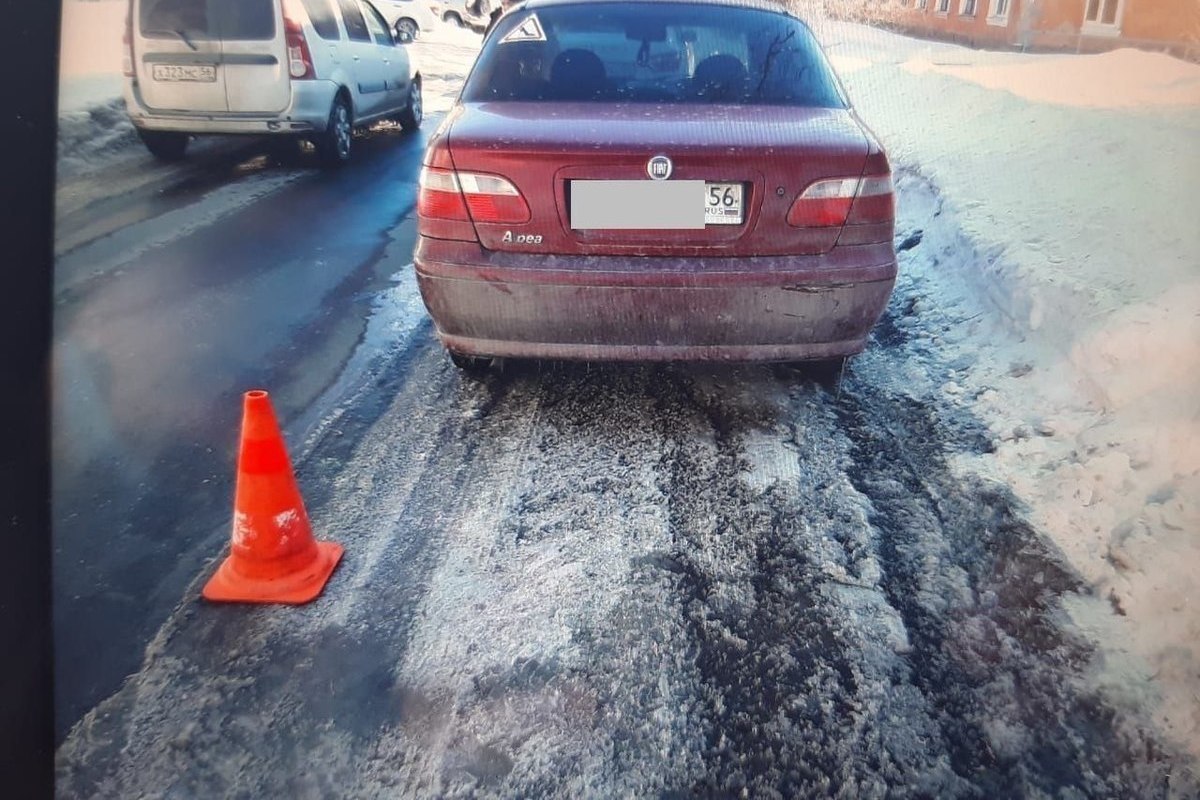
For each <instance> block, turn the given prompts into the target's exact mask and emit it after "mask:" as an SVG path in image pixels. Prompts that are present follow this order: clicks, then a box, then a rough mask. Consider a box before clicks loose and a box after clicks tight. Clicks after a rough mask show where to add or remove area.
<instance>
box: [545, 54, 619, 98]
mask: <svg viewBox="0 0 1200 800" xmlns="http://www.w3.org/2000/svg"><path fill="white" fill-rule="evenodd" d="M606 78H607V75H606V74H605V71H604V62H603V61H601V60H600V56H598V55H596V54H595V53H593V52H592V51H591V50H580V49H571V50H563V51H562V52H561V53H559V54H558V56H557V57H556V58H555V59H554V63H553V64H551V65H550V87H551V89H552V90H553V91H554V93H555V96H557V97H558V98H559V99H563V100H591V99H593V98H594V97H595V96H596V95H597V94H598V93H599V92H600V91H602V90H603V89H604V87H605V80H606Z"/></svg>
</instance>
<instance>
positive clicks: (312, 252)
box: [52, 128, 430, 740]
mask: <svg viewBox="0 0 1200 800" xmlns="http://www.w3.org/2000/svg"><path fill="white" fill-rule="evenodd" d="M429 129H430V128H427V129H426V130H429ZM424 136H425V133H424V132H422V133H419V134H418V135H415V136H411V137H410V136H405V135H402V134H400V132H399V131H398V130H397V129H395V128H390V129H384V130H376V131H373V132H372V133H371V134H369V135H368V136H366V137H364V138H361V139H359V140H358V141H356V146H357V150H356V153H355V158H354V160H353V162H352V163H351V164H350V165H349V166H348V167H347V168H345V169H343V170H340V171H338V172H336V173H324V172H321V171H319V170H317V169H316V168H315V166H314V165H313V164H312V163H310V161H309V160H306V159H310V158H311V156H305V155H304V154H301V155H300V156H297V157H294V158H290V159H288V160H287V161H286V162H285V163H280V162H279V161H278V160H277V159H274V158H272V157H269V156H268V155H267V154H266V147H265V145H264V144H263V143H262V142H258V141H255V140H234V141H233V142H230V143H221V144H220V145H216V146H209V147H207V148H206V147H205V146H204V145H203V144H202V145H200V147H199V148H197V149H198V151H199V152H198V153H197V154H196V155H195V156H194V157H193V158H192V159H191V160H190V162H189V163H188V164H186V165H184V166H183V167H182V168H181V169H179V170H176V171H172V172H170V173H167V174H166V176H165V177H163V178H161V179H158V180H156V181H154V182H153V183H151V184H149V185H147V186H140V187H138V188H137V189H136V190H134V191H131V192H128V193H125V194H121V195H117V196H107V197H100V198H98V199H96V201H95V202H93V203H90V204H88V205H86V206H84V207H82V208H77V209H72V213H70V214H67V215H61V216H60V219H59V227H58V231H57V238H58V240H59V241H60V242H64V241H65V242H70V243H71V244H72V245H73V246H72V247H71V249H70V250H69V252H66V253H61V254H60V256H59V258H58V263H57V266H56V285H57V287H58V288H57V291H56V297H55V309H54V325H55V332H54V349H53V359H54V363H53V365H52V386H53V398H54V400H53V404H54V408H53V413H54V418H53V422H54V425H53V457H54V469H53V486H54V493H53V515H54V516H53V519H54V529H53V531H54V533H53V536H54V542H53V545H54V562H53V567H54V582H53V587H54V607H53V610H54V632H55V662H56V675H55V683H56V687H57V688H56V698H55V700H56V731H57V735H58V737H59V739H60V740H61V738H62V737H63V736H65V734H66V732H67V730H68V729H69V728H70V726H71V725H73V724H74V723H75V722H77V721H78V720H79V718H80V717H81V716H82V715H83V714H84V713H85V712H86V711H88V710H89V709H90V708H92V707H93V706H95V705H96V704H97V703H98V702H100V701H101V700H103V699H104V698H105V697H107V696H109V695H111V694H112V693H113V692H114V691H116V690H117V689H118V688H119V686H120V685H121V683H122V681H123V680H124V679H125V678H126V676H127V675H129V674H131V673H133V672H135V671H136V670H137V668H138V666H139V664H140V663H141V660H142V655H143V651H144V649H145V647H146V644H147V643H148V642H149V640H150V638H151V637H152V635H153V634H154V632H155V631H156V630H157V629H158V627H159V626H160V625H161V624H162V623H163V621H164V620H165V619H166V618H167V616H168V615H169V613H170V612H171V610H172V609H173V608H175V606H176V605H177V604H178V603H179V601H180V598H181V597H182V595H183V593H184V589H185V587H186V586H187V585H188V583H189V582H190V581H192V580H193V579H194V578H195V577H196V575H198V574H199V573H200V572H201V571H203V570H204V569H205V565H206V562H207V561H208V560H211V559H212V558H213V557H214V556H217V555H219V554H220V551H221V548H222V547H223V546H224V544H225V539H226V537H227V535H228V534H227V526H228V520H229V515H230V511H231V502H232V501H231V497H232V486H233V478H234V475H233V469H232V463H233V461H232V459H233V454H234V453H235V448H236V446H237V435H238V425H239V423H240V413H241V411H240V399H239V398H240V395H241V393H242V392H243V391H246V390H248V389H252V388H266V389H268V390H269V391H270V392H271V394H272V398H273V401H274V404H275V407H276V411H277V413H278V414H279V416H280V419H281V422H282V423H283V425H284V426H285V429H286V428H287V427H288V425H289V424H290V423H293V422H294V421H295V420H297V419H298V417H299V415H300V414H301V412H302V411H304V410H309V411H312V410H313V406H314V404H315V403H316V402H317V401H318V398H319V396H320V394H321V392H322V391H323V390H324V389H325V388H326V387H327V386H328V385H329V384H330V383H331V382H332V381H333V380H334V378H335V377H336V376H337V375H338V373H339V372H340V371H341V369H342V367H343V365H344V364H345V362H346V360H347V359H348V358H349V356H350V354H351V352H352V351H353V350H354V348H355V347H356V345H357V343H358V341H359V339H360V338H361V336H362V333H363V330H364V329H365V326H366V320H367V317H368V316H369V312H370V303H371V297H372V294H373V292H374V291H376V290H377V289H378V288H379V287H380V286H382V285H383V284H384V283H386V281H387V280H388V278H389V277H390V276H391V275H392V274H394V273H395V272H397V271H399V270H400V269H401V268H402V267H403V266H404V263H403V262H401V263H392V262H391V261H390V260H389V259H388V258H385V248H386V247H387V246H388V245H389V244H395V245H396V247H395V248H394V249H395V251H396V252H399V253H406V252H411V249H412V236H413V230H412V226H411V224H405V223H404V220H405V218H406V217H407V216H408V214H409V213H410V211H411V210H412V208H413V206H414V203H415V194H414V182H415V179H416V174H417V170H418V167H419V164H420V158H421V152H422V149H423V146H424ZM146 167H147V169H148V170H149V169H153V165H151V164H147V165H146ZM106 177H107V178H108V179H109V180H111V181H112V182H113V183H114V184H119V183H120V176H119V175H111V176H105V175H104V174H103V173H102V174H100V175H99V176H91V177H90V178H89V180H90V181H91V182H93V183H96V184H102V183H103V182H104V180H105V179H106ZM260 185H261V186H262V187H263V188H261V189H260V188H258V187H259V186H260ZM243 189H244V190H245V191H246V192H248V193H250V194H251V195H252V196H254V197H255V199H253V200H252V201H251V202H249V203H246V202H244V201H242V202H233V201H231V202H228V204H227V205H228V206H230V207H226V202H227V201H226V199H225V198H224V197H223V195H222V194H221V193H222V192H223V191H225V192H230V193H234V194H236V192H237V191H239V190H243ZM256 193H259V194H261V196H258V195H257V194H256ZM236 200H237V198H236V197H235V198H234V201H236ZM181 226H182V228H183V230H184V231H185V232H184V233H183V234H182V235H180V228H181ZM98 266H99V267H100V269H97V267H98ZM289 432H291V431H289Z"/></svg>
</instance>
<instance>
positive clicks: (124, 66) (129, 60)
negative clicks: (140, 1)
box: [121, 3, 136, 78]
mask: <svg viewBox="0 0 1200 800" xmlns="http://www.w3.org/2000/svg"><path fill="white" fill-rule="evenodd" d="M121 41H122V42H123V43H124V45H125V55H123V56H122V57H121V72H123V73H124V75H125V77H126V78H133V77H136V73H135V72H134V69H133V3H130V4H129V8H128V9H126V11H125V35H124V36H122V37H121Z"/></svg>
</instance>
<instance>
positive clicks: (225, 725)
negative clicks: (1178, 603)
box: [59, 179, 1182, 797]
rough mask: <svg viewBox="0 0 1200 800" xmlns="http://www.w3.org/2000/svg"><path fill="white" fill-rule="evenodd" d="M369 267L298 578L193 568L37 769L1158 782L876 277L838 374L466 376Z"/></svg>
mask: <svg viewBox="0 0 1200 800" xmlns="http://www.w3.org/2000/svg"><path fill="white" fill-rule="evenodd" d="M901 186H902V191H911V192H913V193H914V194H918V193H921V192H925V191H927V189H926V187H924V186H923V184H921V183H920V182H919V181H915V180H909V179H905V180H902V182H901ZM912 205H913V206H914V207H921V206H922V204H921V203H913V204H912ZM926 222H928V223H929V224H930V225H931V226H936V225H937V224H939V223H938V222H937V221H936V220H934V219H932V218H930V219H928V220H926ZM902 234H903V232H902ZM919 247H920V246H919V245H918V246H917V247H916V248H913V249H912V250H907V251H906V257H908V256H910V255H912V254H913V253H914V252H915V251H917V250H919ZM396 281H397V283H396V285H395V286H394V287H393V288H391V289H389V290H388V291H387V292H385V293H384V294H382V295H381V296H380V298H379V301H378V303H377V306H376V315H377V318H381V319H384V320H386V321H387V322H386V325H385V326H384V328H385V329H387V330H391V331H393V333H394V335H393V336H392V338H391V341H389V342H384V343H380V342H378V341H377V342H376V343H375V347H376V348H377V350H376V352H375V354H374V355H373V357H372V358H371V359H370V361H369V363H367V364H365V365H364V366H363V368H362V370H361V373H360V374H357V375H356V376H354V377H353V378H347V380H349V381H350V382H349V383H347V384H346V385H344V386H343V398H344V399H343V400H342V401H341V402H340V404H339V405H338V406H337V407H336V408H335V409H334V410H333V411H331V412H329V413H328V414H327V415H326V417H327V418H326V419H325V420H324V421H322V422H319V423H318V424H317V425H316V426H315V427H314V428H313V430H314V433H313V434H312V436H311V437H310V440H309V441H308V442H307V443H306V445H305V448H304V451H303V452H304V453H305V455H304V457H303V460H302V462H301V463H300V465H299V468H298V472H299V478H300V481H301V484H302V487H303V488H304V489H305V490H306V492H307V496H308V498H309V507H310V508H309V510H310V513H311V514H312V517H313V522H314V527H315V529H316V530H317V532H318V535H319V536H323V537H327V538H331V539H335V540H337V541H339V542H341V543H342V544H344V545H345V546H346V548H347V555H346V559H345V562H344V563H343V565H342V566H341V567H340V568H339V570H338V571H337V573H335V576H334V578H333V580H332V582H331V583H330V585H329V587H328V588H327V590H326V594H325V596H324V597H323V598H322V599H321V600H320V601H319V602H317V603H315V604H313V605H312V606H309V607H304V608H298V609H286V608H284V609H281V608H267V609H262V608H251V609H245V608H224V607H213V606H210V605H205V604H202V603H201V602H200V601H199V600H198V599H197V590H198V583H196V584H193V586H192V587H191V588H190V589H189V591H188V592H187V595H186V596H185V599H184V602H183V604H182V606H181V607H180V609H179V610H178V611H177V612H176V614H175V615H174V616H173V617H172V619H171V620H170V621H169V622H168V623H167V624H166V625H165V626H164V627H163V628H162V630H160V631H159V634H158V636H157V638H156V639H155V641H154V642H153V643H152V644H151V646H150V648H149V651H148V653H147V658H146V662H145V664H144V665H143V668H142V669H141V671H140V672H139V673H138V674H136V675H135V676H134V677H133V678H132V679H131V680H130V681H129V682H128V683H127V684H126V685H125V687H124V688H123V689H122V690H121V691H120V692H119V693H117V694H116V695H115V696H114V697H112V698H110V699H109V700H108V701H106V702H105V703H103V704H101V705H100V706H99V707H98V708H97V709H96V710H95V711H93V712H92V713H91V714H90V715H89V716H88V717H87V718H86V719H85V720H84V722H83V724H82V725H81V726H80V727H78V728H76V729H75V730H74V731H73V732H72V734H71V736H70V738H69V739H68V740H67V743H66V744H65V745H64V746H63V747H62V748H61V750H60V754H59V792H60V795H61V796H64V797H128V796H138V795H140V794H142V793H147V794H151V795H160V794H161V795H165V796H181V797H182V796H227V797H241V796H245V797H266V796H280V795H282V794H284V793H288V794H292V795H295V796H298V797H327V796H334V795H337V796H354V797H394V796H400V795H419V796H446V797H469V796H480V795H488V796H492V795H498V796H507V797H529V796H557V797H578V796H593V797H615V796H685V795H687V796H691V795H695V794H699V795H702V796H727V795H729V794H737V793H738V792H741V791H743V790H744V792H745V793H746V796H751V797H771V796H777V797H795V796H844V797H883V796H939V797H1000V796H1025V797H1036V796H1080V797H1167V796H1172V794H1171V792H1172V791H1174V792H1176V793H1177V792H1179V791H1180V785H1181V784H1180V781H1181V777H1180V775H1181V773H1180V772H1179V771H1178V770H1177V769H1176V765H1177V762H1176V761H1175V760H1174V758H1173V757H1172V756H1171V754H1170V751H1169V750H1166V749H1164V748H1163V746H1162V745H1161V744H1160V743H1159V742H1157V741H1155V739H1154V737H1153V735H1152V734H1148V733H1146V728H1145V721H1144V720H1143V719H1141V718H1140V716H1139V715H1138V714H1137V713H1136V712H1135V710H1133V709H1118V708H1115V707H1113V706H1112V705H1111V704H1110V703H1109V701H1108V700H1106V699H1104V698H1103V697H1101V696H1100V694H1099V693H1098V692H1097V691H1096V690H1095V689H1092V688H1089V687H1090V683H1089V681H1088V680H1086V678H1087V673H1088V671H1089V669H1090V668H1091V666H1092V662H1093V660H1094V654H1093V653H1092V651H1091V650H1090V648H1089V647H1088V646H1087V645H1086V644H1085V643H1084V642H1083V641H1082V640H1081V639H1079V638H1078V637H1076V636H1073V635H1071V634H1069V633H1066V632H1064V630H1063V629H1062V628H1061V627H1060V623H1061V621H1062V619H1063V616H1064V615H1063V610H1062V599H1063V596H1064V594H1065V593H1070V592H1074V591H1077V590H1081V591H1083V592H1085V593H1086V591H1087V590H1086V588H1084V587H1082V586H1080V582H1079V580H1078V579H1077V578H1075V577H1073V576H1072V575H1071V574H1070V572H1069V571H1068V570H1066V569H1065V568H1064V567H1063V565H1062V564H1061V561H1060V559H1059V558H1058V556H1057V555H1056V553H1054V552H1053V551H1052V550H1051V549H1050V548H1049V547H1048V545H1047V544H1046V542H1045V540H1044V538H1043V537H1041V536H1039V535H1038V534H1037V533H1036V532H1035V531H1034V530H1032V529H1031V528H1030V527H1029V526H1028V525H1027V524H1026V523H1025V522H1023V521H1022V512H1021V509H1020V508H1018V507H1016V506H1015V504H1014V501H1013V500H1012V498H1011V496H1010V495H1009V494H1008V492H1007V491H1006V489H1005V488H1004V487H1003V486H1000V485H996V484H991V483H987V482H984V481H982V480H978V479H971V478H969V477H963V476H961V475H959V473H958V471H957V470H955V469H954V468H953V467H952V466H951V463H950V462H951V461H952V459H953V457H954V456H955V455H956V454H959V453H969V452H979V451H985V450H987V449H988V448H989V447H990V446H991V444H990V438H989V437H988V436H987V435H986V431H985V430H984V429H983V428H982V427H981V425H980V424H979V423H978V421H977V420H975V419H974V418H973V417H972V416H971V414H970V412H969V411H968V410H966V409H965V408H964V407H963V406H961V405H958V404H939V403H937V402H935V401H931V402H930V403H928V404H925V403H921V402H917V401H915V400H914V399H913V398H912V396H911V394H910V393H909V392H908V391H901V390H899V389H897V388H896V387H898V386H901V385H904V386H911V385H912V384H913V383H914V375H913V370H914V364H921V365H922V366H921V367H920V368H921V369H932V368H934V367H931V366H930V365H931V363H933V362H931V361H929V360H928V359H925V360H923V361H915V360H914V359H913V358H912V348H914V347H918V346H920V345H919V344H918V343H917V342H918V340H919V338H920V337H914V336H913V335H912V334H911V332H909V333H906V332H905V326H904V325H903V324H902V323H903V317H904V315H905V309H906V308H908V307H910V306H911V305H912V300H913V297H912V296H911V294H906V290H905V289H904V288H903V287H902V288H901V292H900V293H899V294H898V296H897V297H896V299H895V302H894V303H893V304H892V307H891V309H890V310H889V313H888V317H887V318H886V319H885V320H884V321H883V322H882V323H881V325H880V327H879V329H878V330H877V337H876V341H875V342H874V343H873V346H872V348H871V351H870V352H869V354H867V355H866V356H864V357H862V358H860V359H859V360H857V361H856V362H854V366H853V368H852V370H851V372H850V374H849V376H848V378H847V379H846V381H845V383H844V384H843V386H842V389H841V392H840V394H839V393H833V392H831V391H830V387H828V386H825V385H822V384H820V383H817V382H814V381H813V380H811V379H810V378H809V377H808V376H806V375H804V374H803V373H798V372H796V371H794V370H791V369H789V368H784V367H754V366H743V367H729V368H711V367H707V368H706V367H689V366H664V367H631V366H617V365H607V366H597V365H590V366H587V365H578V366H571V365H551V364H526V365H508V368H507V369H505V370H504V371H503V372H501V373H499V374H497V375H493V376H492V377H491V378H490V379H488V380H486V381H484V382H482V383H475V382H473V381H471V380H469V379H464V378H463V377H461V376H460V375H459V374H458V373H457V371H456V370H454V368H453V367H452V366H450V364H449V362H448V361H447V360H446V359H445V358H444V356H443V355H442V353H441V351H440V348H439V347H438V346H437V344H436V342H435V341H434V339H433V337H432V334H431V330H430V328H429V325H428V323H426V322H425V320H424V318H423V317H421V316H420V315H419V314H418V313H413V314H412V315H411V316H410V314H409V312H411V311H412V309H413V306H412V304H413V302H414V298H415V287H414V285H413V283H412V277H411V272H409V271H408V270H404V271H402V272H401V273H400V274H398V275H397V276H396ZM936 367H937V368H940V369H946V368H952V367H948V366H947V365H944V364H942V365H936ZM377 404H382V407H381V408H374V406H375V405H377ZM376 414H378V415H379V416H378V419H377V420H376V421H374V422H373V423H372V424H370V425H369V426H367V427H366V429H365V430H364V431H363V432H362V434H361V436H360V437H359V436H355V437H353V440H352V441H348V437H347V436H344V435H342V434H343V431H344V430H350V429H352V428H353V426H354V420H355V417H356V416H358V415H362V416H366V417H368V418H369V417H372V416H374V415H376ZM1072 792H1078V794H1072ZM1175 796H1182V795H1175Z"/></svg>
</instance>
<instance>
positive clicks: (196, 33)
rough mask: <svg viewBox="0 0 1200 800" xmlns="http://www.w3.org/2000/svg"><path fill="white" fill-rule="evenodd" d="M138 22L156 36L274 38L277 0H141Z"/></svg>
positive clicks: (148, 33) (143, 30)
mask: <svg viewBox="0 0 1200 800" xmlns="http://www.w3.org/2000/svg"><path fill="white" fill-rule="evenodd" d="M138 24H139V27H140V29H141V33H142V36H145V37H148V38H155V39H178V38H181V37H187V38H188V39H227V40H246V41H258V40H264V39H274V38H275V0H141V5H140V11H139V13H138Z"/></svg>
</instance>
